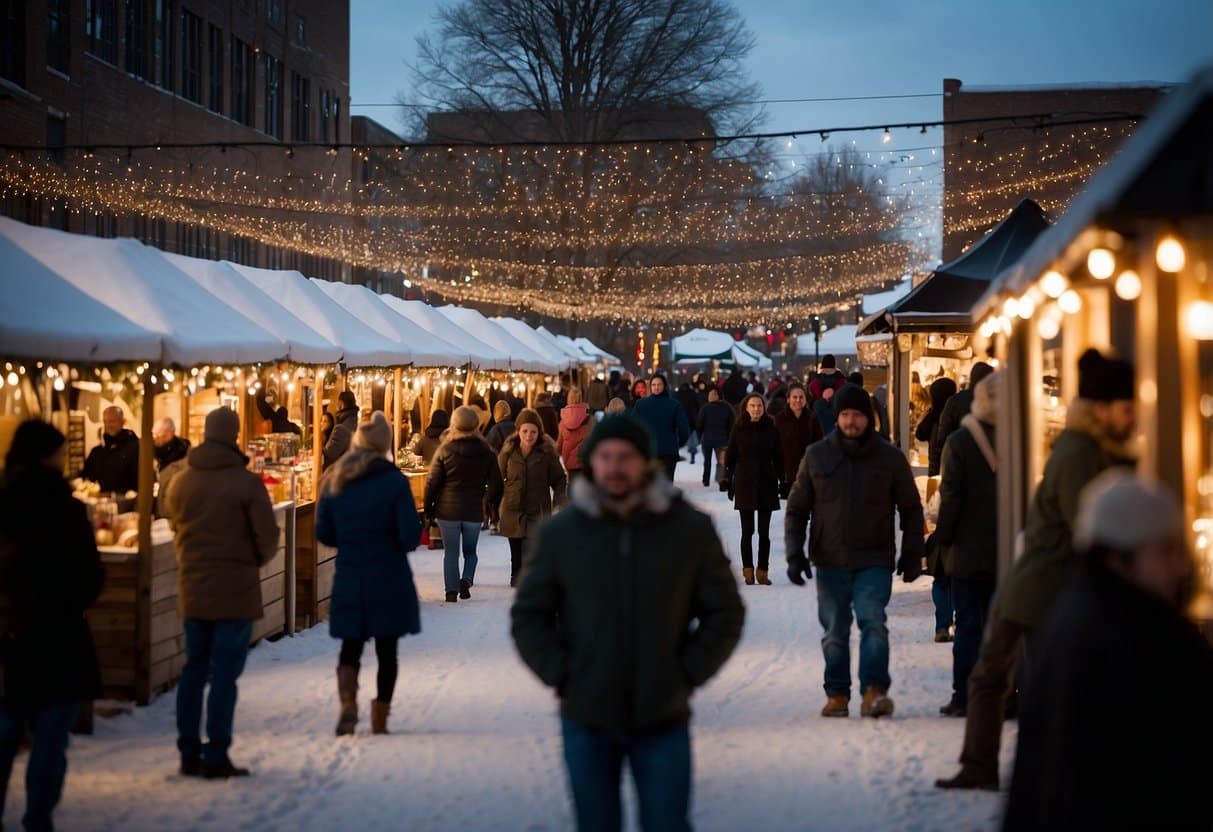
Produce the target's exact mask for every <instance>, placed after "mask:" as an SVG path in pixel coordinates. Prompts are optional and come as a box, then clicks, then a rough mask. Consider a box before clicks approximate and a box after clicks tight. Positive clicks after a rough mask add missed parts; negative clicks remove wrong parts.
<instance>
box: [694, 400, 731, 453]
mask: <svg viewBox="0 0 1213 832" xmlns="http://www.w3.org/2000/svg"><path fill="white" fill-rule="evenodd" d="M736 419H737V413H736V411H734V410H733V406H732V405H731V404H729V403H728V402H726V401H723V400H720V399H718V400H716V401H714V402H708V403H707V404H705V405H704V406H703V407H701V408H700V409H699V418H698V419H697V420H696V423H695V429H696V430H698V431H699V444H701V445H703V447H704V448H708V449H711V450H715V449H717V448H724V447H726V446H727V445H728V444H729V436H730V435H731V434H732V433H733V423H734V422H735V421H736Z"/></svg>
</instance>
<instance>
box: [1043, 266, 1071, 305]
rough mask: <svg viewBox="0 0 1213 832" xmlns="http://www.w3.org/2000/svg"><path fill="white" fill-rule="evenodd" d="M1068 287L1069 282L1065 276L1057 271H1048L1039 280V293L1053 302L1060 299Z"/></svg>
mask: <svg viewBox="0 0 1213 832" xmlns="http://www.w3.org/2000/svg"><path fill="white" fill-rule="evenodd" d="M1069 285H1070V281H1068V280H1066V276H1065V275H1064V274H1062V273H1061V272H1059V271H1054V270H1049V271H1047V272H1045V274H1044V277H1042V278H1041V279H1040V291H1042V292H1044V293H1045V296H1046V297H1050V298H1053V299H1054V300H1056V299H1057V298H1059V297H1061V296H1062V294H1063V293H1064V292H1065V291H1066V287H1067V286H1069Z"/></svg>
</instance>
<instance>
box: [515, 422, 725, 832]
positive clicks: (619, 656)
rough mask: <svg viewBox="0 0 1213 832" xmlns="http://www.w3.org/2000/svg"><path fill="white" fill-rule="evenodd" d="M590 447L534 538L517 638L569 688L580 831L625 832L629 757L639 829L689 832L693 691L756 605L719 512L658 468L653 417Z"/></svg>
mask: <svg viewBox="0 0 1213 832" xmlns="http://www.w3.org/2000/svg"><path fill="white" fill-rule="evenodd" d="M582 456H583V459H584V460H585V462H586V471H587V472H588V476H587V477H582V478H579V479H578V480H576V481H574V485H573V490H572V500H571V503H570V505H569V507H568V508H566V509H565V510H564V511H562V512H560V513H559V514H557V515H555V516H554V517H552V518H551V519H550V520H548V521H546V522H545V523H544V524H543V525H542V526H540V527H539V529H538V531H537V532H536V534H534V535H533V536H532V537H531V548H530V551H529V552H528V557H527V560H526V563H525V565H524V568H523V573H522V578H521V584H520V586H519V588H518V593H517V595H516V596H515V600H514V606H513V608H512V610H511V611H510V614H511V617H512V620H513V637H514V643H515V644H516V645H517V647H518V652H519V653H520V654H521V656H522V659H523V661H525V662H526V663H527V666H529V667H530V668H531V670H533V671H534V672H535V674H536V675H537V676H538V677H539V678H540V679H542V680H543V682H544V683H546V684H547V685H550V686H551V687H553V688H555V689H556V691H557V694H558V695H559V697H560V711H561V718H562V732H563V736H564V756H565V764H566V765H567V767H568V773H569V784H570V787H571V790H572V793H573V802H574V804H575V809H576V816H577V826H578V828H579V829H581V830H589V829H603V830H607V829H610V830H616V829H619V828H621V826H622V810H621V807H620V797H619V779H620V773H621V770H622V765H623V761H624V759H625V758H626V759H627V760H628V763H629V767H630V768H631V771H632V778H633V780H634V781H635V784H636V794H637V799H638V803H639V809H640V823H641V826H642V827H643V828H644V829H646V830H680V829H690V824H689V821H688V810H689V805H690V791H691V741H690V734H689V731H688V722H689V720H690V715H691V711H690V707H689V700H690V697H691V692H692V691H693V690H694V689H695V688H696V687H698V686H700V685H702V684H703V683H704V682H706V681H707V680H708V679H710V678H711V677H712V676H713V675H714V674H715V673H716V672H717V671H718V670H719V669H720V668H721V666H722V665H723V664H724V663H725V660H727V659H728V657H729V655H730V654H731V653H732V652H733V648H734V647H736V645H737V641H738V640H739V639H740V637H741V627H742V623H743V620H744V617H745V610H744V608H743V607H742V604H741V598H740V596H739V595H738V592H737V583H736V580H735V579H734V578H733V575H732V572H731V570H730V569H729V562H728V559H727V558H726V556H725V554H724V549H723V547H722V545H721V543H720V538H719V537H718V536H717V535H716V531H715V529H714V528H713V526H712V521H711V519H710V518H709V517H708V516H707V515H705V514H703V513H701V512H699V511H697V510H696V509H694V508H692V507H691V506H690V504H688V503H687V502H686V501H685V500H684V499H683V498H682V495H681V493H680V492H679V491H678V490H677V489H675V488H674V487H673V486H672V485H671V484H670V482H669V480H667V479H666V478H665V477H663V476H654V473H655V471H656V470H659V469H657V468H655V467H654V466H653V464H652V461H653V448H652V440H651V437H650V436H649V433H648V431H647V430H646V428H645V426H644V425H643V424H642V423H640V422H639V421H638V420H637V419H635V418H634V417H632V416H628V415H619V416H608V417H607V418H606V419H604V420H603V421H602V422H601V423H599V424H598V426H597V427H595V428H594V431H593V432H592V433H591V434H590V436H589V438H588V439H586V441H585V444H584V445H583V447H582Z"/></svg>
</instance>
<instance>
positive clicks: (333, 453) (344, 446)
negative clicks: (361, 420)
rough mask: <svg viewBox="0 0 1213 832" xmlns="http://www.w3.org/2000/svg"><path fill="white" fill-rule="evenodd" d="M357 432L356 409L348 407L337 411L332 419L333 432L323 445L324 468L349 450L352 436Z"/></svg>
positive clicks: (352, 439)
mask: <svg viewBox="0 0 1213 832" xmlns="http://www.w3.org/2000/svg"><path fill="white" fill-rule="evenodd" d="M357 432H358V408H356V407H348V408H343V409H342V410H338V411H337V415H336V416H334V417H333V432H332V433H330V434H329V438H328V440H327V441H326V442H325V443H324V467H325V468H327V467H329V466H330V465H332V464H333V463H334V462H336V461H337V460H339V459H341V457H343V456H345V452H346V451H348V450H349V449H350V443H351V442H352V441H354V434H355V433H357Z"/></svg>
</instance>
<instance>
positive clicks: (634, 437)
mask: <svg viewBox="0 0 1213 832" xmlns="http://www.w3.org/2000/svg"><path fill="white" fill-rule="evenodd" d="M524 412H525V411H524ZM604 439H622V440H623V441H625V442H631V443H632V445H634V446H635V447H636V450H638V451H640V454H641V455H642V456H643V457H644V458H645V459H652V458H653V437H652V436H651V435H650V434H649V429H648V427H647V426H646V425H645V424H644V422H641V421H640V420H639V419H637V418H636V417H635V416H631V415H628V414H626V413H620V414H617V415H613V416H607V417H606V418H605V419H603V420H602V421H601V422H599V423H598V424H597V425H596V426H595V427H594V429H593V430H592V431H590V435H589V436H588V437H587V438H586V440H585V442H583V443H582V444H581V461H582V463H583V464H584V465H585V466H586V467H589V464H590V455H591V454H592V453H594V448H595V447H596V446H597V445H598V443H599V442H601V441H602V440H604Z"/></svg>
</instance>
